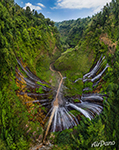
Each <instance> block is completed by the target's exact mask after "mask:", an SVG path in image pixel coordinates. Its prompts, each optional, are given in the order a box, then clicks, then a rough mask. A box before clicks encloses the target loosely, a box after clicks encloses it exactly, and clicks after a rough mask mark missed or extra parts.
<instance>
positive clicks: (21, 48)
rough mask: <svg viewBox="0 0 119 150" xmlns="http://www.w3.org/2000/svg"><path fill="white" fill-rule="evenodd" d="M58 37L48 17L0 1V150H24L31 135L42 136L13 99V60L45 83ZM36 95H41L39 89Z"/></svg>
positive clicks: (20, 104)
mask: <svg viewBox="0 0 119 150" xmlns="http://www.w3.org/2000/svg"><path fill="white" fill-rule="evenodd" d="M58 37H59V33H58V31H57V28H56V27H54V22H53V21H50V19H49V18H47V19H45V18H44V16H43V15H42V14H41V13H40V14H38V13H37V12H36V11H34V10H33V11H31V10H30V8H29V7H27V8H26V10H24V9H23V8H21V7H20V6H18V5H17V4H15V3H14V1H13V0H5V1H4V0H0V76H1V78H0V149H8V150H9V149H11V150H16V149H19V150H27V149H28V148H29V143H30V142H31V139H33V138H31V137H33V132H34V131H36V134H37V135H38V136H39V134H41V133H42V131H41V127H40V123H39V122H31V121H30V120H29V114H28V112H27V110H26V108H25V106H24V105H23V103H22V102H21V100H20V99H19V98H18V97H17V96H16V90H17V89H18V87H17V86H16V83H15V67H16V66H17V65H18V64H17V61H16V57H18V58H20V59H21V58H22V60H23V62H24V63H25V64H27V65H28V66H29V68H30V70H32V71H33V72H35V74H37V75H38V76H40V78H41V79H44V80H46V81H47V82H49V80H50V76H51V72H50V71H49V65H50V63H51V61H53V59H56V58H57V57H58V55H59V54H60V50H59V49H60V43H59V39H58ZM54 49H55V50H54ZM55 51H57V54H56V53H55ZM47 58H48V59H47ZM40 60H43V63H42V64H41V66H40V63H39V64H38V62H39V61H40ZM41 72H43V73H44V72H45V73H44V74H42V75H41ZM37 93H43V91H42V89H41V88H39V89H37ZM37 128H39V130H38V131H37ZM29 129H30V130H29Z"/></svg>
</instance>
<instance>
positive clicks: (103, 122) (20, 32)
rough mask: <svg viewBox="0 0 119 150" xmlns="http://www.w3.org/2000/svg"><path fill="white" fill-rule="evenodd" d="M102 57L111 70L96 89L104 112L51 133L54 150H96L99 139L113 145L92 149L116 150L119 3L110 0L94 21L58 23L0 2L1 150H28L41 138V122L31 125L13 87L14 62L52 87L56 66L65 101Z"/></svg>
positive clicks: (118, 143) (6, 1) (118, 139)
mask: <svg viewBox="0 0 119 150" xmlns="http://www.w3.org/2000/svg"><path fill="white" fill-rule="evenodd" d="M101 55H102V56H105V57H106V62H107V63H108V64H109V66H110V67H109V68H108V71H107V72H106V74H105V76H103V80H102V81H101V83H100V86H101V90H100V91H98V89H97V92H98V93H99V92H103V93H104V94H107V97H108V98H107V99H104V102H103V103H104V108H103V112H102V113H101V114H100V115H99V116H96V117H95V119H93V120H92V121H90V120H89V119H87V118H85V117H84V116H82V117H81V118H80V124H79V125H78V126H76V127H74V128H73V129H66V130H64V131H62V132H56V133H54V134H52V136H51V137H49V139H50V142H51V143H53V145H54V147H53V148H52V149H54V150H56V149H58V150H79V149H80V150H84V149H94V148H92V147H91V144H93V143H94V142H95V141H98V142H100V141H101V140H103V141H105V142H106V141H115V144H114V145H112V146H111V145H107V146H102V147H97V148H95V149H100V150H103V149H104V150H107V149H109V150H112V149H113V150H116V149H119V130H118V127H119V0H112V2H111V3H110V4H107V5H106V6H104V8H103V9H102V11H101V12H99V13H97V14H95V15H93V16H92V17H87V18H84V19H80V18H79V19H77V20H69V21H63V22H59V23H58V22H57V23H54V22H53V21H51V20H50V19H49V18H45V17H44V16H43V14H41V13H39V14H38V12H37V11H35V10H33V11H31V10H30V7H27V8H26V10H24V9H23V8H21V7H20V6H19V5H17V4H15V3H14V1H13V0H0V76H1V78H0V150H28V149H29V148H30V146H31V145H33V144H35V143H36V141H35V140H36V138H38V137H39V135H40V136H41V137H42V135H43V129H42V127H41V124H40V123H39V121H32V118H30V117H31V116H30V115H29V112H28V111H27V109H26V106H25V105H23V102H22V99H21V98H20V97H18V96H17V91H18V90H21V89H19V87H18V86H17V85H16V77H15V75H16V72H15V69H16V67H18V63H17V59H16V58H19V59H20V60H21V62H22V63H23V64H24V65H25V66H28V67H29V68H30V70H31V71H32V72H33V73H34V74H35V75H36V76H38V77H39V78H40V79H41V80H44V81H45V82H47V83H48V84H49V85H52V86H53V87H54V86H55V84H56V83H57V81H56V80H57V75H56V76H54V75H53V74H52V72H51V71H50V69H49V66H50V64H51V63H53V62H54V68H55V70H57V71H60V72H61V73H62V75H63V77H66V79H64V85H65V86H66V89H65V90H64V93H65V96H66V97H69V96H81V94H82V89H83V87H84V86H85V85H83V83H82V81H78V82H77V83H74V81H75V80H76V79H77V78H82V77H83V75H84V74H85V73H87V72H88V71H89V70H90V68H91V67H92V66H94V65H95V63H96V62H97V60H98V59H99V57H100V56H101ZM21 72H22V71H21ZM45 86H46V85H45ZM92 90H93V89H92ZM39 91H40V92H42V89H40V88H39ZM39 91H38V92H39ZM50 96H51V97H52V95H50ZM50 96H49V97H50ZM28 129H30V130H29V131H28ZM34 132H36V136H34Z"/></svg>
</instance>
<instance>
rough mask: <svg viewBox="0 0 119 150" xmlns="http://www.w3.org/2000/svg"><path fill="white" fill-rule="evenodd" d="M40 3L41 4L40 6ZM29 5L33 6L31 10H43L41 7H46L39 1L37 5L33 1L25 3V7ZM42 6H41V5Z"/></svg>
mask: <svg viewBox="0 0 119 150" xmlns="http://www.w3.org/2000/svg"><path fill="white" fill-rule="evenodd" d="M38 5H39V6H38ZM27 6H29V7H30V8H31V10H33V9H35V10H41V9H42V8H41V7H45V6H44V5H43V4H41V3H38V4H37V5H32V4H31V3H25V7H24V9H26V7H27ZM40 6H41V7H40Z"/></svg>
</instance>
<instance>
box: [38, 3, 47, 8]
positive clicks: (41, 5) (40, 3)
mask: <svg viewBox="0 0 119 150" xmlns="http://www.w3.org/2000/svg"><path fill="white" fill-rule="evenodd" d="M37 5H39V6H41V7H43V8H44V7H45V6H44V5H43V4H41V3H37Z"/></svg>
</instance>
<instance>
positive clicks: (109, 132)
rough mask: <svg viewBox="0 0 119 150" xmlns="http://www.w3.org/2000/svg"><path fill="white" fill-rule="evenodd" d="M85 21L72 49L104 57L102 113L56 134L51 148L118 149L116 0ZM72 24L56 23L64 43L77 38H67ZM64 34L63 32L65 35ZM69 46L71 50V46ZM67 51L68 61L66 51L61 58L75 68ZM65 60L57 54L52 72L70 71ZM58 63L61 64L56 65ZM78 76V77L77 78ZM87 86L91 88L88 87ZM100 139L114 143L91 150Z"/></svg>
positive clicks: (118, 13)
mask: <svg viewBox="0 0 119 150" xmlns="http://www.w3.org/2000/svg"><path fill="white" fill-rule="evenodd" d="M87 19H89V18H87ZM78 20H79V19H78ZM80 20H81V19H80ZM89 20H90V21H89V22H88V24H87V22H86V23H85V24H84V25H83V26H85V28H84V29H85V30H83V31H80V32H82V33H83V34H82V37H80V36H79V37H80V41H79V42H78V44H74V45H73V46H75V48H74V49H75V50H78V51H79V52H77V53H80V51H84V52H85V51H86V52H85V53H86V54H88V53H90V52H92V54H94V56H97V58H98V56H99V55H101V54H104V55H105V56H106V58H107V62H108V64H109V65H110V67H109V68H108V72H107V73H106V75H105V76H104V78H103V82H102V83H101V85H102V89H101V91H102V92H104V93H105V94H107V95H108V99H107V100H104V109H103V112H102V114H101V115H100V116H97V117H96V118H95V119H94V120H92V121H89V120H88V119H85V118H83V117H82V118H81V119H82V120H81V121H80V124H79V126H77V127H75V128H74V129H73V130H72V129H71V130H65V131H63V132H61V133H60V132H59V133H57V134H55V135H56V138H55V143H56V144H57V145H58V148H56V147H55V146H54V149H65V150H66V149H67V150H73V149H77V150H78V149H82V150H84V149H101V150H102V149H105V150H106V149H110V150H111V149H114V150H116V149H119V130H118V127H119V109H118V108H119V96H118V95H119V80H118V79H119V32H118V30H119V22H118V20H119V1H118V0H113V1H112V2H111V3H110V4H107V5H106V6H104V8H103V10H102V11H101V12H100V13H97V14H96V15H94V16H93V17H92V18H90V19H89ZM73 23H76V21H73V20H72V21H65V22H61V23H57V24H56V25H57V26H58V29H59V31H60V33H61V37H62V39H63V38H64V37H66V40H67V39H69V38H70V40H71V41H73V40H74V38H73V37H75V36H77V34H78V33H75V34H76V35H75V34H74V35H73V36H71V34H70V33H71V32H68V31H72V30H73V29H74V26H72V24H73ZM75 25H76V26H77V29H78V26H80V25H77V24H75ZM66 29H68V30H66ZM65 31H67V33H66V32H65ZM78 32H79V31H78ZM63 33H64V34H63ZM68 33H69V34H68ZM67 36H68V37H67ZM69 45H70V46H71V47H72V45H71V44H69ZM68 52H69V53H71V55H72V57H71V58H70V56H68V55H66V53H67V51H66V52H64V54H65V56H66V57H65V58H66V59H69V62H70V60H71V59H75V58H76V60H75V61H76V65H77V61H78V60H77V57H78V56H77V57H75V51H71V50H70V49H69V50H68ZM94 56H93V57H94ZM73 57H74V58H73ZM65 58H63V55H61V57H60V58H58V60H57V61H56V64H55V67H56V69H61V71H62V72H64V70H63V69H62V68H63V65H64V66H68V65H69V66H70V68H71V67H73V66H74V67H75V65H74V63H73V61H71V62H70V63H69V64H68V65H67V62H66V60H64V59H65ZM88 58H89V57H88ZM90 60H91V59H90ZM58 63H60V64H61V65H58ZM80 63H81V64H82V63H83V62H82V61H81V62H80ZM94 63H95V60H94ZM62 64H63V65H62ZM69 66H68V67H69ZM61 67H62V68H61ZM89 69H90V67H89ZM67 74H68V71H67ZM67 74H66V76H67ZM72 76H73V77H74V78H75V72H72V74H71V76H69V78H68V79H72ZM78 77H80V76H79V75H78ZM85 84H87V83H85ZM69 86H71V83H69ZM90 86H91V85H89V86H88V87H90ZM84 87H87V85H84ZM101 140H103V141H105V142H106V141H115V145H114V146H101V147H100V146H99V147H97V148H96V147H95V148H94V147H91V144H93V143H94V142H95V141H98V142H100V141H101Z"/></svg>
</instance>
